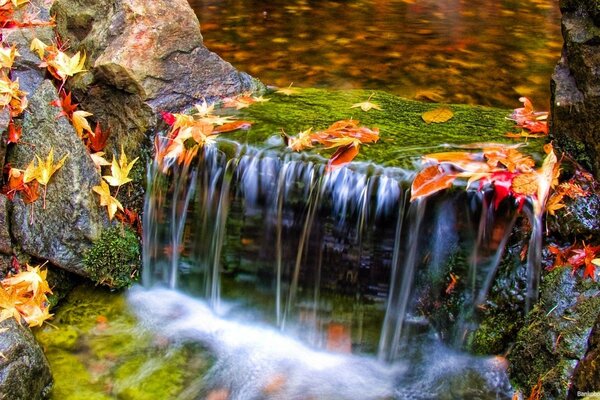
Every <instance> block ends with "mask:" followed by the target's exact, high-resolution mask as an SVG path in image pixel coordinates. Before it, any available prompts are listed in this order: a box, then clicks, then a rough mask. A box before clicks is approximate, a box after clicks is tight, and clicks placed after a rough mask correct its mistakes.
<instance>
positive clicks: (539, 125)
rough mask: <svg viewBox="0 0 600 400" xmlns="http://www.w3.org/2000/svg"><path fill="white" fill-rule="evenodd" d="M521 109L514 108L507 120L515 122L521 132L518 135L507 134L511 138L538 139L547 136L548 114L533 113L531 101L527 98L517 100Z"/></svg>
mask: <svg viewBox="0 0 600 400" xmlns="http://www.w3.org/2000/svg"><path fill="white" fill-rule="evenodd" d="M519 101H520V102H522V103H523V107H521V108H515V110H514V111H513V113H512V114H511V115H510V116H509V117H508V119H510V120H513V121H515V123H516V124H517V127H518V128H522V129H523V130H522V131H521V132H520V133H507V134H506V136H507V137H511V138H538V137H544V136H546V135H548V122H547V119H548V112H546V111H535V110H534V109H533V104H532V103H531V100H529V99H528V98H527V97H521V98H519Z"/></svg>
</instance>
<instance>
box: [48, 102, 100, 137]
mask: <svg viewBox="0 0 600 400" xmlns="http://www.w3.org/2000/svg"><path fill="white" fill-rule="evenodd" d="M61 93H62V94H63V95H62V96H60V97H59V98H58V99H57V100H54V101H52V102H50V104H51V105H53V106H55V107H59V108H60V109H61V112H60V113H59V114H58V116H57V117H56V118H60V117H61V116H65V117H67V118H68V119H69V120H71V121H72V120H73V113H74V112H75V110H77V106H78V104H77V103H73V101H72V99H71V92H69V93H67V94H64V91H62V92H61ZM89 115H92V114H89ZM89 115H84V117H89ZM79 136H80V137H81V134H80V135H79Z"/></svg>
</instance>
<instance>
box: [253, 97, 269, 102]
mask: <svg viewBox="0 0 600 400" xmlns="http://www.w3.org/2000/svg"><path fill="white" fill-rule="evenodd" d="M252 100H254V101H255V102H257V103H266V102H267V101H270V100H271V99H267V98H265V97H263V96H252Z"/></svg>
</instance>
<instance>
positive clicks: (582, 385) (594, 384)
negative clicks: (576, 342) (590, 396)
mask: <svg viewBox="0 0 600 400" xmlns="http://www.w3.org/2000/svg"><path fill="white" fill-rule="evenodd" d="M598 388H600V316H599V317H598V319H597V320H596V324H595V326H594V329H593V330H592V334H591V335H590V339H589V343H588V350H587V353H586V355H585V357H583V358H582V359H581V360H580V361H579V363H578V364H577V367H576V368H575V373H574V374H573V383H572V386H571V390H570V391H569V396H570V398H577V397H581V396H578V395H577V393H578V392H597V391H598Z"/></svg>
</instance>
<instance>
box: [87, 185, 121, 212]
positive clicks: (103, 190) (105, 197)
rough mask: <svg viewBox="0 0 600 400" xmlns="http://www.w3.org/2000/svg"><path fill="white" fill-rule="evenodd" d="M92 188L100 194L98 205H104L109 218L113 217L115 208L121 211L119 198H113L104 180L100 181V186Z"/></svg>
mask: <svg viewBox="0 0 600 400" xmlns="http://www.w3.org/2000/svg"><path fill="white" fill-rule="evenodd" d="M92 190H93V191H94V192H96V193H98V194H99V195H100V205H101V206H106V209H107V210H108V218H109V219H111V220H112V219H113V217H114V216H115V213H116V212H117V209H119V210H121V211H123V206H122V205H121V203H120V202H119V200H117V199H115V198H114V197H112V195H111V194H110V187H109V186H108V185H107V184H106V182H104V181H102V182H100V186H94V187H93V188H92Z"/></svg>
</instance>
